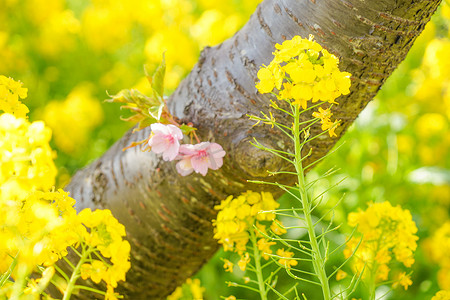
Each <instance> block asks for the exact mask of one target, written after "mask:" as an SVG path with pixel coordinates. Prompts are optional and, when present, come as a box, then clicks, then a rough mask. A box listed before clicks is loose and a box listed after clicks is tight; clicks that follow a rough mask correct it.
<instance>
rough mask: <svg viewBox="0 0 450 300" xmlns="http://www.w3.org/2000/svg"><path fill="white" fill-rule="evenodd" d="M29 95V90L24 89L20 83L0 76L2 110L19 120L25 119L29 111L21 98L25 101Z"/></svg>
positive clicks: (0, 103)
mask: <svg viewBox="0 0 450 300" xmlns="http://www.w3.org/2000/svg"><path fill="white" fill-rule="evenodd" d="M27 93H28V89H27V88H24V87H22V83H21V82H20V81H14V80H13V79H12V78H8V77H6V76H3V75H0V110H3V112H5V113H9V114H13V115H15V116H16V117H18V118H25V117H26V115H27V113H28V112H29V110H28V107H27V106H26V105H25V104H23V103H22V102H20V100H19V98H20V99H25V98H26V97H27Z"/></svg>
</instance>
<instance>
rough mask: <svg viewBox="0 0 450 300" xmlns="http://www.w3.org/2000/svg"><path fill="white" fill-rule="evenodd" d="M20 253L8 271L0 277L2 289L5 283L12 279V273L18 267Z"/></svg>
mask: <svg viewBox="0 0 450 300" xmlns="http://www.w3.org/2000/svg"><path fill="white" fill-rule="evenodd" d="M18 256H19V253H17V255H16V257H14V259H13V261H12V263H11V264H10V265H9V268H8V270H7V271H6V272H5V273H4V274H3V275H2V276H1V277H0V288H1V287H2V286H3V285H4V284H5V282H6V281H7V280H8V279H9V278H10V277H11V274H12V272H13V271H14V269H15V268H16V266H17V257H18Z"/></svg>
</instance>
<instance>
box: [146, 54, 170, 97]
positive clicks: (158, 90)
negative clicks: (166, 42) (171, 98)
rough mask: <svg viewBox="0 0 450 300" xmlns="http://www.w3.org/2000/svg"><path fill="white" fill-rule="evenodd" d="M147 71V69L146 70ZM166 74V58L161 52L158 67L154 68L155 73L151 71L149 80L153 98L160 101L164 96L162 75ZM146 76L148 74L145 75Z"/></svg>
mask: <svg viewBox="0 0 450 300" xmlns="http://www.w3.org/2000/svg"><path fill="white" fill-rule="evenodd" d="M146 73H147V71H146ZM165 74H166V59H165V56H164V53H163V56H162V61H161V63H160V64H159V65H158V67H157V68H156V70H155V73H153V76H152V78H151V80H150V84H151V86H152V89H153V93H154V94H155V98H158V99H159V100H160V101H161V102H163V101H162V100H163V97H164V76H165ZM147 78H149V76H148V75H147Z"/></svg>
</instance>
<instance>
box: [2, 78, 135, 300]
mask: <svg viewBox="0 0 450 300" xmlns="http://www.w3.org/2000/svg"><path fill="white" fill-rule="evenodd" d="M5 78H6V77H4V76H3V77H1V78H0V80H1V84H2V85H1V86H0V90H1V92H2V95H1V97H2V98H0V100H1V101H2V102H0V103H1V104H2V105H3V102H5V101H3V100H4V99H6V98H4V94H6V95H7V96H8V97H9V98H8V99H14V100H17V101H18V97H20V98H22V99H23V98H25V97H26V93H27V91H26V89H24V88H22V86H21V83H19V82H15V81H13V80H12V79H10V78H6V79H5ZM5 87H7V90H6V92H4V90H3V88H5ZM5 89H6V88H5ZM3 92H4V93H3ZM18 107H19V111H18V112H19V113H17V111H14V110H12V109H11V110H10V111H9V112H11V113H15V114H16V116H15V115H13V114H10V113H3V114H1V115H0V162H1V164H0V275H2V278H4V279H5V280H6V279H9V278H12V279H13V280H6V281H3V282H2V285H0V298H1V299H3V298H4V297H7V298H10V297H12V298H17V297H18V296H19V295H21V294H22V292H23V293H25V294H27V295H30V297H32V298H30V299H37V298H38V297H40V296H39V295H40V294H41V293H42V292H43V290H44V289H45V288H46V286H47V285H48V283H49V282H50V280H51V279H52V277H53V275H54V274H55V269H54V268H53V267H52V266H53V265H54V264H55V263H56V262H57V261H58V260H59V259H61V258H62V257H64V256H66V255H67V253H68V252H67V251H68V250H67V249H68V247H80V248H79V249H81V250H82V251H81V253H79V252H78V251H77V250H75V249H74V248H72V249H74V251H75V252H76V253H78V254H80V261H79V262H78V263H80V265H81V263H83V262H88V263H85V264H83V265H82V266H81V269H82V274H81V275H82V277H83V278H85V279H86V278H88V277H90V278H92V280H93V281H94V282H99V281H100V280H101V279H103V280H104V281H105V282H106V283H107V287H108V290H107V293H106V296H105V298H107V299H116V294H114V288H115V287H117V282H118V281H120V280H125V273H126V272H127V271H128V269H129V268H130V262H129V253H130V245H129V243H128V242H127V241H124V240H123V236H125V228H124V226H123V225H121V224H120V223H119V222H118V221H117V219H115V218H114V217H113V216H112V214H111V212H110V211H109V210H96V211H94V212H91V211H90V210H89V209H86V210H83V211H82V212H80V213H79V214H78V215H77V213H76V211H75V209H74V207H73V205H74V204H75V200H74V199H72V198H71V197H69V194H68V193H67V192H64V191H63V190H58V191H50V189H51V188H52V186H53V185H54V182H55V176H56V168H55V165H54V163H53V156H54V154H53V151H52V149H51V148H50V146H49V141H50V138H51V130H50V129H49V128H47V127H46V126H45V124H44V122H42V121H38V122H33V123H30V122H28V121H27V120H26V119H25V117H26V112H27V111H28V109H25V110H24V109H23V108H20V105H19V106H18ZM2 108H3V106H2ZM4 110H5V111H7V109H4ZM23 112H25V113H23ZM22 113H23V114H22ZM72 113H73V111H72ZM18 116H21V117H18ZM94 255H95V258H92V257H93V256H94ZM38 266H45V267H47V268H46V269H45V270H43V271H42V277H41V278H39V279H30V278H29V276H30V275H31V273H32V272H36V271H37V270H38V269H39V268H38ZM4 276H6V277H4ZM78 276H79V274H78V275H75V277H74V278H77V277H78ZM73 284H74V283H73ZM73 284H72V286H73ZM68 285H69V286H70V283H68ZM24 286H27V287H26V288H25V289H24V290H23V288H24ZM61 292H62V293H65V291H64V290H62V291H61Z"/></svg>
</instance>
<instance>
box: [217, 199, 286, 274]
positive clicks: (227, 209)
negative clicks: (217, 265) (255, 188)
mask: <svg viewBox="0 0 450 300" xmlns="http://www.w3.org/2000/svg"><path fill="white" fill-rule="evenodd" d="M279 206H280V204H279V203H278V202H276V201H275V200H274V199H273V196H272V194H271V193H268V192H261V193H257V192H252V191H247V192H245V193H242V194H241V195H240V196H238V197H236V198H234V197H233V196H229V197H228V198H227V199H225V200H223V201H222V203H221V204H220V205H217V206H215V209H216V210H219V213H218V214H217V220H213V225H214V233H215V234H214V238H215V239H217V240H219V241H218V242H219V243H220V244H222V245H223V248H224V250H225V251H234V252H237V253H238V254H239V255H240V256H241V259H240V261H239V262H238V266H239V268H240V269H241V270H243V271H244V270H245V268H246V265H247V264H248V263H249V262H250V257H249V254H248V253H247V252H246V251H247V243H248V242H249V239H250V236H251V234H254V235H255V236H256V237H257V242H256V245H254V246H255V247H257V248H258V250H259V251H260V253H261V256H262V257H263V258H264V259H266V260H268V259H269V254H272V249H271V246H273V245H275V244H276V243H275V242H271V241H269V240H268V239H267V238H266V237H265V236H267V230H266V226H268V227H269V228H270V231H271V232H273V233H275V234H277V235H281V234H284V233H286V229H284V227H283V225H282V224H281V222H280V221H277V220H276V215H275V213H274V212H273V210H275V209H277V208H278V207H279ZM224 262H225V264H224V268H225V269H226V270H227V271H230V272H231V271H232V270H233V264H232V263H231V262H230V261H228V260H225V261H224Z"/></svg>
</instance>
